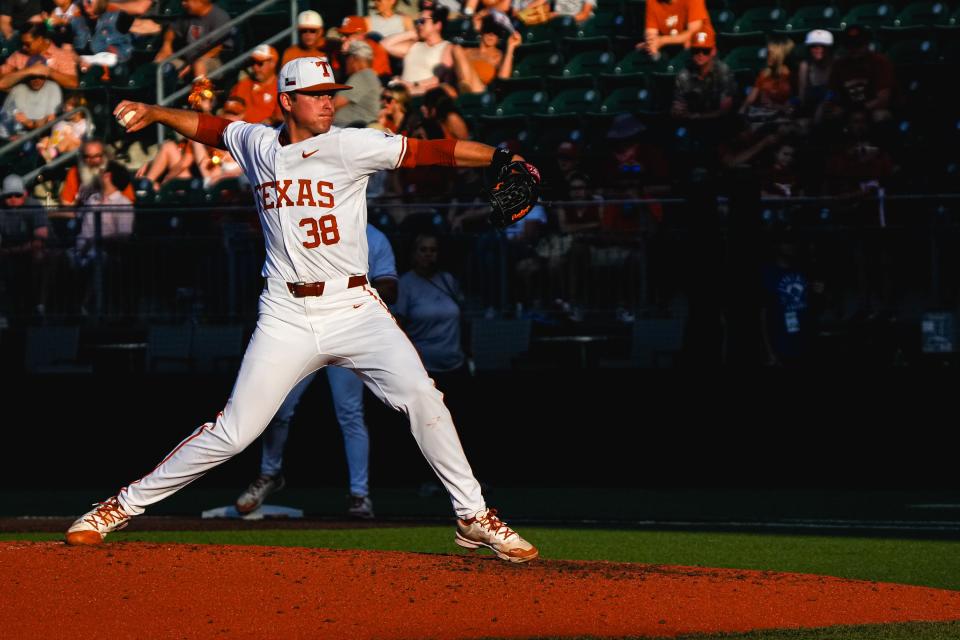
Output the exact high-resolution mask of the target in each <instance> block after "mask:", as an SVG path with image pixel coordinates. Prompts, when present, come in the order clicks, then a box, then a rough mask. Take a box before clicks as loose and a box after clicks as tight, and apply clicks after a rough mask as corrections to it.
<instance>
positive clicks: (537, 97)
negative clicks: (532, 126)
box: [493, 90, 550, 117]
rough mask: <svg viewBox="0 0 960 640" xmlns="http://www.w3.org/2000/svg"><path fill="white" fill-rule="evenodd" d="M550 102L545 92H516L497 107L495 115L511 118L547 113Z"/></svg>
mask: <svg viewBox="0 0 960 640" xmlns="http://www.w3.org/2000/svg"><path fill="white" fill-rule="evenodd" d="M549 102H550V100H549V96H548V95H547V93H546V92H545V91H534V90H528V91H515V92H514V93H511V94H509V95H507V96H506V97H505V98H504V99H503V101H502V102H501V103H500V104H498V105H497V107H496V109H495V110H494V112H493V115H495V116H508V117H510V116H527V115H531V114H534V113H545V112H546V111H547V105H548V104H549Z"/></svg>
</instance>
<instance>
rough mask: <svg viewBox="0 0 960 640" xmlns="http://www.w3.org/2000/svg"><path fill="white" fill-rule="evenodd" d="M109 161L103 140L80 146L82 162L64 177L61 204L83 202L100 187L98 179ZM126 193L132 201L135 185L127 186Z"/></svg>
mask: <svg viewBox="0 0 960 640" xmlns="http://www.w3.org/2000/svg"><path fill="white" fill-rule="evenodd" d="M108 161H109V158H108V157H107V150H106V147H104V144H103V142H102V141H100V140H97V139H95V138H93V139H90V140H87V141H86V142H84V143H83V145H82V146H81V147H80V162H79V163H77V165H76V166H73V167H70V170H69V171H67V175H66V178H64V181H63V189H62V191H61V192H60V204H62V205H64V206H70V205H75V204H77V203H78V202H83V200H84V199H85V198H86V197H87V194H89V193H91V192H92V191H95V190H97V189H99V184H98V182H97V180H98V178H99V177H100V174H101V173H103V170H104V169H105V168H106V166H107V162H108ZM124 193H125V195H126V196H127V198H128V199H129V200H130V201H131V202H132V201H133V198H134V194H133V187H132V186H127V188H126V189H125V192H124Z"/></svg>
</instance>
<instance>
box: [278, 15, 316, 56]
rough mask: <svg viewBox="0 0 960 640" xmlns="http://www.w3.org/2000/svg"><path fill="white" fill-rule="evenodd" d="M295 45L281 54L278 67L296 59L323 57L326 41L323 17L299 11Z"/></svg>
mask: <svg viewBox="0 0 960 640" xmlns="http://www.w3.org/2000/svg"><path fill="white" fill-rule="evenodd" d="M297 34H298V36H299V39H298V40H297V44H295V45H291V46H289V47H287V49H286V51H284V52H283V60H282V61H281V64H280V66H281V67H282V66H283V65H285V64H287V63H288V62H290V61H291V60H294V59H296V58H311V57H314V56H324V55H326V54H325V53H324V50H325V48H326V44H327V40H326V38H324V37H323V17H322V16H321V15H320V14H319V13H317V12H316V11H312V10H307V11H301V12H300V13H299V14H298V15H297Z"/></svg>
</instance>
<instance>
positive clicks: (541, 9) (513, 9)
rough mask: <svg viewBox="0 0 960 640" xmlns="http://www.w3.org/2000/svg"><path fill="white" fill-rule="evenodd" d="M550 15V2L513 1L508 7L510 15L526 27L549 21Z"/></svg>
mask: <svg viewBox="0 0 960 640" xmlns="http://www.w3.org/2000/svg"><path fill="white" fill-rule="evenodd" d="M550 13H551V12H550V0H513V2H512V3H511V5H510V15H511V16H513V18H514V19H515V20H516V21H517V22H518V23H520V24H522V25H524V26H527V27H530V26H533V25H536V24H543V23H544V22H547V21H549V20H550Z"/></svg>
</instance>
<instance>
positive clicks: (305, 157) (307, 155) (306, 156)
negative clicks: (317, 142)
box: [301, 149, 320, 160]
mask: <svg viewBox="0 0 960 640" xmlns="http://www.w3.org/2000/svg"><path fill="white" fill-rule="evenodd" d="M317 151H320V149H314V150H313V151H311V152H310V153H307V152H306V151H304V152H303V153H302V154H301V155H302V156H303V159H304V160H306V159H307V158H309V157H310V156H312V155H313V154H315V153H316V152H317Z"/></svg>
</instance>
